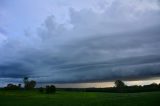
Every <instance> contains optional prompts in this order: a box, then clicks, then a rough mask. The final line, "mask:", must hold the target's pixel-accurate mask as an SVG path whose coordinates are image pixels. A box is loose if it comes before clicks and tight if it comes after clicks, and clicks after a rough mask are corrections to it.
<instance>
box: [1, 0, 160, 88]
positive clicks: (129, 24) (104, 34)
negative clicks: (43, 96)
mask: <svg viewBox="0 0 160 106" xmlns="http://www.w3.org/2000/svg"><path fill="white" fill-rule="evenodd" d="M159 20H160V1H159V0H34V1H33V0H0V86H4V85H5V84H7V83H21V82H22V78H23V77H25V76H27V77H29V78H30V79H33V80H36V81H37V82H38V83H39V84H48V83H54V84H61V85H57V86H61V87H63V86H64V87H66V84H69V85H67V86H70V87H74V86H75V87H82V86H83V87H84V85H86V86H87V87H89V86H93V87H98V86H100V87H102V85H103V86H112V85H113V83H112V84H111V83H110V82H113V81H114V80H117V79H121V80H124V81H126V83H127V84H128V85H131V84H141V85H143V84H148V83H151V82H152V81H155V82H157V83H160V79H159V76H160V46H159V45H160V21H159ZM149 79H150V80H149ZM127 81H129V82H127ZM88 83H89V85H87V84H88ZM97 83H98V85H96V84H97ZM75 84H79V85H75ZM86 86H85V87H86Z"/></svg>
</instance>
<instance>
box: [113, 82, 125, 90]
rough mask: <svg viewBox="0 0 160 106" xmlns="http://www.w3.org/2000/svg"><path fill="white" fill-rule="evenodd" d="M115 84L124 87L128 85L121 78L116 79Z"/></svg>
mask: <svg viewBox="0 0 160 106" xmlns="http://www.w3.org/2000/svg"><path fill="white" fill-rule="evenodd" d="M114 84H115V86H116V87H117V88H123V87H125V86H126V85H125V83H124V82H123V81H121V80H116V81H115V82H114Z"/></svg>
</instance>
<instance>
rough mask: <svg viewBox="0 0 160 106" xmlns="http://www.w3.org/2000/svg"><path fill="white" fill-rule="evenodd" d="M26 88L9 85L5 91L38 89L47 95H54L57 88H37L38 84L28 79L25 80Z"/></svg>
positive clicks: (48, 86) (49, 86)
mask: <svg viewBox="0 0 160 106" xmlns="http://www.w3.org/2000/svg"><path fill="white" fill-rule="evenodd" d="M23 83H24V88H22V86H21V84H18V85H14V84H8V85H7V86H6V87H4V90H34V89H35V90H36V89H38V90H39V92H41V93H47V94H52V93H55V92H56V87H55V86H54V85H47V86H46V88H43V87H40V88H35V86H36V84H37V82H36V81H34V80H31V81H29V78H28V77H24V78H23Z"/></svg>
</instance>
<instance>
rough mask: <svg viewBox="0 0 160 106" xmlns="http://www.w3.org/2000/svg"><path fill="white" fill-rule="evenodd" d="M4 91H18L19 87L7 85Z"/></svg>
mask: <svg viewBox="0 0 160 106" xmlns="http://www.w3.org/2000/svg"><path fill="white" fill-rule="evenodd" d="M4 89H5V90H19V89H20V86H17V85H14V84H8V85H7V86H6V87H4Z"/></svg>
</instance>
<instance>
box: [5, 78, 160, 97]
mask: <svg viewBox="0 0 160 106" xmlns="http://www.w3.org/2000/svg"><path fill="white" fill-rule="evenodd" d="M23 83H24V87H22V85H21V84H18V85H14V84H8V85H7V86H6V87H4V89H5V90H35V89H36V90H38V91H39V92H41V93H47V94H50V93H55V92H56V87H55V86H54V85H47V86H46V87H40V88H35V86H36V84H37V82H36V81H34V80H29V78H28V77H24V78H23ZM114 84H115V86H114V87H109V88H59V89H58V90H64V91H85V92H115V93H116V92H118V93H121V92H122V93H128V92H129V93H131V92H150V91H160V84H156V83H152V84H150V85H144V86H141V85H139V86H138V85H133V86H127V85H126V84H125V83H124V82H123V81H122V80H116V81H115V82H114Z"/></svg>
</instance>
